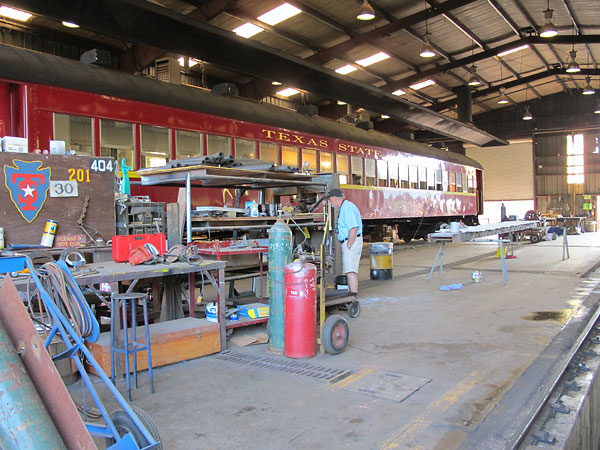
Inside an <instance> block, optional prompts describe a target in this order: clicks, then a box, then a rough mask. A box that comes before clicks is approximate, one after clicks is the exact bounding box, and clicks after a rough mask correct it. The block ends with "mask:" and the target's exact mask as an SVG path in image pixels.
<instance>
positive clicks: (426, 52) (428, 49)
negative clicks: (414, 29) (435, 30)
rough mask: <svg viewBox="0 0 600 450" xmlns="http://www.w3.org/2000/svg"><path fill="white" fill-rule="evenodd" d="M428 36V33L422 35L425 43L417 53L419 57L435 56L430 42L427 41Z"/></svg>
mask: <svg viewBox="0 0 600 450" xmlns="http://www.w3.org/2000/svg"><path fill="white" fill-rule="evenodd" d="M430 36H431V34H430V33H425V36H423V38H424V39H423V40H424V41H425V45H423V49H422V50H421V53H419V56H420V57H421V58H433V57H434V56H435V51H434V50H433V47H432V46H431V43H430V42H429V37H430Z"/></svg>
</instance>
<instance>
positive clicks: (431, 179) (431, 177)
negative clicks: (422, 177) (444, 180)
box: [427, 169, 436, 191]
mask: <svg viewBox="0 0 600 450" xmlns="http://www.w3.org/2000/svg"><path fill="white" fill-rule="evenodd" d="M435 172H436V170H434V169H427V189H428V190H430V191H434V190H435Z"/></svg>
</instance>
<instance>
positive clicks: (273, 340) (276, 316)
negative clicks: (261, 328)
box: [268, 220, 292, 352]
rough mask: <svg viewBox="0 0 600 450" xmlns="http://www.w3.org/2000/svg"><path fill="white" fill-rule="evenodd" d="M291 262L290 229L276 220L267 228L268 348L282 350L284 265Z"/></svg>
mask: <svg viewBox="0 0 600 450" xmlns="http://www.w3.org/2000/svg"><path fill="white" fill-rule="evenodd" d="M290 262H292V230H290V227H288V226H287V225H286V224H285V223H284V222H283V221H281V220H278V221H277V222H275V224H274V225H273V226H272V227H271V228H270V229H269V324H268V330H269V349H270V350H273V351H276V352H283V323H284V315H283V305H284V281H285V280H284V271H285V265H286V264H289V263H290Z"/></svg>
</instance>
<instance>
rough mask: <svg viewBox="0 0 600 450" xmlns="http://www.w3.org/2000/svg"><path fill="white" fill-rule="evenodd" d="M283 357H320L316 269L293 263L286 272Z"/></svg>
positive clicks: (286, 268)
mask: <svg viewBox="0 0 600 450" xmlns="http://www.w3.org/2000/svg"><path fill="white" fill-rule="evenodd" d="M284 283H285V284H284V299H285V300H284V301H285V313H284V317H285V321H284V342H283V353H284V355H285V356H287V357H289V358H312V357H313V356H315V355H316V354H317V268H316V266H315V265H314V264H310V263H302V262H299V261H297V262H293V263H290V264H288V265H286V266H285V271H284Z"/></svg>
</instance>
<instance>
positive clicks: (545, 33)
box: [540, 0, 558, 38]
mask: <svg viewBox="0 0 600 450" xmlns="http://www.w3.org/2000/svg"><path fill="white" fill-rule="evenodd" d="M553 13H554V10H552V9H550V0H548V5H547V8H546V10H545V11H544V18H545V19H546V23H545V24H544V26H543V27H542V28H541V29H540V37H543V38H551V37H554V36H556V35H557V34H558V30H557V29H556V27H555V26H554V21H553V19H552V15H553Z"/></svg>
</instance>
